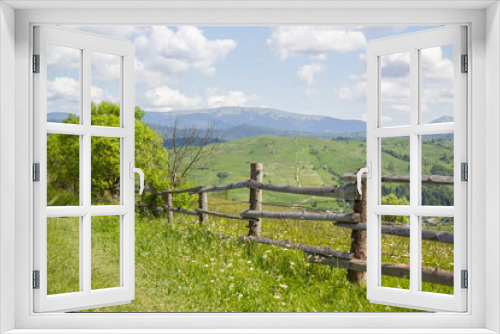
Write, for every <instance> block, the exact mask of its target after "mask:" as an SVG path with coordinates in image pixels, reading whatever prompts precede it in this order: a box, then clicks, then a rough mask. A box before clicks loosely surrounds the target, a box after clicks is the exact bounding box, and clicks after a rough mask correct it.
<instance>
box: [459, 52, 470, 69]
mask: <svg viewBox="0 0 500 334" xmlns="http://www.w3.org/2000/svg"><path fill="white" fill-rule="evenodd" d="M461 58H462V70H461V71H460V72H462V73H467V72H469V56H467V55H462V57H461Z"/></svg>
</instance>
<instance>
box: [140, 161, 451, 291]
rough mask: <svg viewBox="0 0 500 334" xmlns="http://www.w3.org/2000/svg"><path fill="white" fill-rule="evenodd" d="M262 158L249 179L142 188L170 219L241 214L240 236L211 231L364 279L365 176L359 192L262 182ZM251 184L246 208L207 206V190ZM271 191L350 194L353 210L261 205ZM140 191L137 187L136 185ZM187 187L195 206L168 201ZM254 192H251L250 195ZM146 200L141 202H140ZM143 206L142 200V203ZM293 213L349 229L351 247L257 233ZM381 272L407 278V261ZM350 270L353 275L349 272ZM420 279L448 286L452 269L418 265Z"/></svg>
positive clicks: (352, 177)
mask: <svg viewBox="0 0 500 334" xmlns="http://www.w3.org/2000/svg"><path fill="white" fill-rule="evenodd" d="M261 176H262V164H251V179H250V180H245V181H239V182H234V183H229V184H226V185H222V186H214V187H203V186H198V187H191V188H187V189H174V190H171V189H166V190H162V191H158V190H154V189H149V188H146V189H145V192H149V193H151V194H154V195H159V196H162V197H163V198H164V200H165V203H166V205H163V206H162V207H153V210H154V211H156V212H160V213H168V219H169V221H170V222H172V221H173V218H174V216H173V213H182V214H187V215H191V216H197V217H199V222H200V224H201V225H204V224H206V223H207V221H208V220H207V218H208V216H213V217H219V218H226V219H234V220H244V221H248V222H249V226H248V227H249V236H241V237H239V238H234V237H230V236H227V235H224V234H221V233H213V232H210V231H208V230H207V231H208V232H210V233H212V234H214V235H216V236H217V237H221V238H224V239H231V240H236V241H240V242H255V243H259V244H266V245H272V246H278V247H282V248H288V249H294V250H300V251H303V252H304V253H305V254H306V256H307V257H308V260H309V261H310V262H313V263H318V264H323V265H328V266H332V267H336V268H343V269H347V270H348V279H349V280H350V281H351V282H360V281H361V280H363V279H364V275H361V274H362V273H365V272H366V229H367V225H366V195H365V194H366V176H365V175H363V178H362V188H363V196H361V195H360V194H359V193H358V190H357V185H356V184H347V185H342V186H321V187H295V186H290V185H284V186H283V185H275V184H272V183H263V182H261V181H262V177H261ZM340 180H343V181H357V177H356V174H344V175H342V176H341V177H340ZM381 180H382V181H384V182H409V181H410V179H409V175H399V174H383V175H382V176H381ZM422 182H426V183H433V184H444V185H452V184H453V182H454V180H453V177H452V176H440V175H422ZM242 188H248V189H250V201H249V202H250V210H244V211H242V212H240V213H239V214H229V213H223V212H216V211H210V210H208V199H207V193H210V192H217V191H225V190H232V189H242ZM263 190H265V191H274V192H281V193H288V194H298V195H309V196H320V197H330V198H339V199H344V200H354V212H353V213H344V212H330V211H326V212H323V213H312V212H305V211H304V212H278V211H264V210H262V194H261V191H263ZM136 192H138V189H136ZM182 193H188V194H191V195H195V194H197V195H198V206H199V207H198V208H197V209H195V210H189V209H185V208H181V207H175V206H173V205H172V203H173V202H174V201H173V200H172V195H175V194H182ZM252 194H253V195H252ZM141 204H144V203H141ZM141 206H145V205H141ZM263 218H265V219H291V220H303V221H328V222H334V226H337V227H340V228H347V229H350V230H352V235H351V251H350V252H343V251H339V250H335V249H332V248H327V247H319V246H313V245H307V244H303V243H296V242H290V241H286V240H279V239H271V238H264V237H261V236H260V226H261V224H262V221H261V219H263ZM381 233H383V234H388V235H394V236H399V237H406V238H408V237H409V236H410V226H409V225H407V224H406V225H398V224H396V223H395V222H385V223H384V222H382V226H381ZM422 239H423V240H428V241H434V242H441V243H447V244H453V243H454V234H453V232H449V231H437V230H426V229H422ZM381 269H382V275H387V276H393V277H402V278H409V276H410V267H409V265H408V264H402V263H382V264H381ZM353 273H354V275H353ZM422 281H423V282H429V283H437V284H441V285H446V286H453V282H454V280H453V273H452V272H448V271H444V270H441V269H433V268H426V267H423V268H422Z"/></svg>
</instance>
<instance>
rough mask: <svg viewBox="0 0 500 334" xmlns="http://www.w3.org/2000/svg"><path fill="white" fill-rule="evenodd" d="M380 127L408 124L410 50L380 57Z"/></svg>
mask: <svg viewBox="0 0 500 334" xmlns="http://www.w3.org/2000/svg"><path fill="white" fill-rule="evenodd" d="M380 67H381V70H380V76H381V77H380V113H381V115H380V118H381V119H380V122H381V125H382V127H390V126H404V125H410V52H409V51H408V52H401V53H394V54H391V55H385V56H381V57H380Z"/></svg>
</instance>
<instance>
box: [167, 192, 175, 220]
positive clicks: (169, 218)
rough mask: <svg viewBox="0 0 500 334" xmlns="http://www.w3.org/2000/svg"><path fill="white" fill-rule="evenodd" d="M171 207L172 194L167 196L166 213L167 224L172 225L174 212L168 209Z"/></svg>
mask: <svg viewBox="0 0 500 334" xmlns="http://www.w3.org/2000/svg"><path fill="white" fill-rule="evenodd" d="M172 206H173V204H172V194H167V212H168V222H169V223H173V222H174V212H173V211H172V210H170V208H171V207H172Z"/></svg>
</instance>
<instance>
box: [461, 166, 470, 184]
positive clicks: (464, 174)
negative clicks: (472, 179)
mask: <svg viewBox="0 0 500 334" xmlns="http://www.w3.org/2000/svg"><path fill="white" fill-rule="evenodd" d="M460 174H461V177H460V179H461V180H462V181H469V165H468V164H467V163H466V162H462V164H461V172H460Z"/></svg>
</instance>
